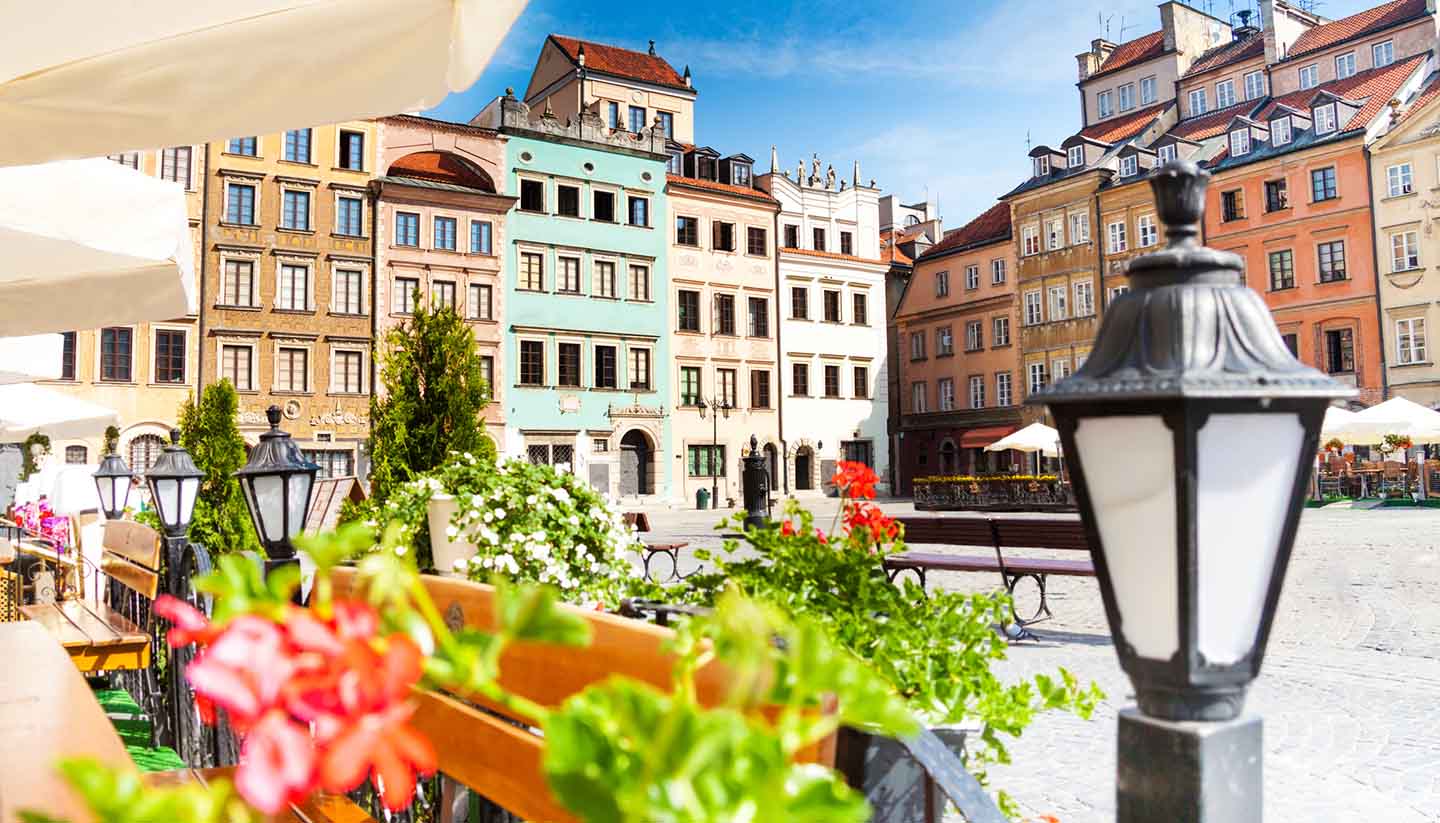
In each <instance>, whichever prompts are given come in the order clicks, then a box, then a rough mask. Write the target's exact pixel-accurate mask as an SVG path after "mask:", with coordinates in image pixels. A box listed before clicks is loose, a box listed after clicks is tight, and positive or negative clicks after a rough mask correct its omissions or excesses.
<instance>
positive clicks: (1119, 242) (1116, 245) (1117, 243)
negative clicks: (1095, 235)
mask: <svg viewBox="0 0 1440 823" xmlns="http://www.w3.org/2000/svg"><path fill="white" fill-rule="evenodd" d="M1105 231H1106V232H1107V233H1108V235H1109V237H1110V253H1111V254H1117V253H1119V252H1122V251H1125V250H1126V249H1127V248H1129V242H1128V240H1127V239H1126V237H1125V221H1124V220H1118V221H1116V222H1114V223H1111V224H1109V225H1107V226H1106V227H1105Z"/></svg>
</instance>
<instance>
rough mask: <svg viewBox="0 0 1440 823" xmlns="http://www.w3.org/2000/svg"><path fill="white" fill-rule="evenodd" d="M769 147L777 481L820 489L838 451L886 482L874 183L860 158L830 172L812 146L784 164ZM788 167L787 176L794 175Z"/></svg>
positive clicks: (765, 181)
mask: <svg viewBox="0 0 1440 823" xmlns="http://www.w3.org/2000/svg"><path fill="white" fill-rule="evenodd" d="M776 159H777V158H776V155H775V151H774V150H773V149H772V150H771V153H770V173H769V174H765V175H761V176H760V177H759V178H758V182H759V184H760V187H761V188H763V189H765V190H766V191H768V192H770V194H771V195H772V196H774V197H775V199H776V200H778V201H779V203H780V214H779V215H778V216H777V217H776V226H775V234H776V243H777V254H778V265H777V272H776V289H775V296H776V300H777V302H778V303H779V316H780V323H779V331H780V335H779V340H778V341H777V347H778V349H779V353H780V357H779V359H780V387H781V391H780V437H781V442H782V443H783V445H784V447H785V467H784V469H783V471H782V475H783V476H782V478H781V481H782V482H781V488H782V489H784V490H788V491H790V492H793V493H798V494H801V495H804V494H807V493H815V494H818V493H820V492H821V491H823V490H824V488H825V486H826V485H828V483H829V481H830V477H831V476H832V475H833V474H834V472H835V463H836V461H838V460H858V461H861V462H864V463H867V464H869V465H870V466H873V467H874V468H875V470H876V472H878V473H879V474H880V476H881V484H882V486H883V487H884V488H885V489H888V488H889V486H890V477H889V476H888V475H889V472H888V469H887V467H888V466H889V462H890V461H889V453H888V452H889V446H888V444H887V441H886V432H885V425H886V410H887V408H888V399H887V396H886V395H887V388H886V385H887V383H886V379H887V378H886V363H885V326H886V317H885V274H886V272H887V271H888V270H889V266H888V264H886V263H884V262H882V261H881V259H880V215H879V200H880V192H879V190H878V189H876V188H875V185H874V182H873V181H871V183H870V185H861V184H860V164H859V163H856V164H855V165H854V167H853V171H852V173H851V177H850V180H848V181H845V180H841V181H839V182H837V180H836V174H835V170H834V167H833V166H832V167H829V168H827V169H826V170H825V172H824V173H822V172H821V170H820V161H819V159H818V158H814V157H813V156H812V159H811V163H810V167H809V168H808V169H806V168H805V164H804V163H803V162H802V163H801V164H800V166H799V167H798V168H797V169H795V170H794V171H793V172H782V171H781V170H780V169H779V167H778V164H777V162H776ZM792 175H793V176H792Z"/></svg>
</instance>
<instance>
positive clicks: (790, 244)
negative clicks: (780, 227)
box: [785, 226, 800, 249]
mask: <svg viewBox="0 0 1440 823" xmlns="http://www.w3.org/2000/svg"><path fill="white" fill-rule="evenodd" d="M785 248H787V249H798V248H800V227H799V226H786V227H785Z"/></svg>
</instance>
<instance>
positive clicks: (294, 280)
mask: <svg viewBox="0 0 1440 823" xmlns="http://www.w3.org/2000/svg"><path fill="white" fill-rule="evenodd" d="M275 308H277V309H281V310H282V311H305V310H307V309H309V308H310V267H309V266H297V265H294V264H292V263H282V264H280V284H279V286H278V287H276V289H275Z"/></svg>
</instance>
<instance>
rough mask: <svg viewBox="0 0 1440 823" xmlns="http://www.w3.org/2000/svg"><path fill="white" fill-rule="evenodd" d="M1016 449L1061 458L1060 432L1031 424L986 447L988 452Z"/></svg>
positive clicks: (1038, 424) (1039, 424)
mask: <svg viewBox="0 0 1440 823" xmlns="http://www.w3.org/2000/svg"><path fill="white" fill-rule="evenodd" d="M1010 449H1014V450H1015V451H1021V452H1040V453H1041V454H1042V455H1044V456H1046V457H1059V456H1060V432H1058V431H1055V430H1054V429H1052V428H1051V427H1049V426H1047V425H1045V424H1044V423H1031V424H1030V425H1028V426H1026V427H1025V428H1023V429H1021V430H1020V431H1018V432H1015V433H1014V434H1011V435H1008V436H1006V437H1003V438H1001V439H999V440H996V441H995V442H994V443H991V444H990V445H988V446H986V447H985V451H987V452H1003V451H1008V450H1010Z"/></svg>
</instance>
